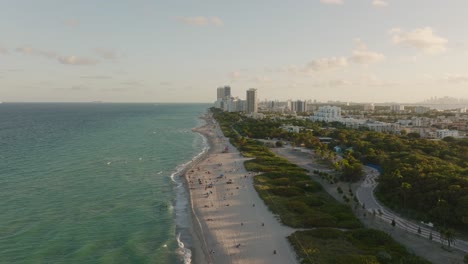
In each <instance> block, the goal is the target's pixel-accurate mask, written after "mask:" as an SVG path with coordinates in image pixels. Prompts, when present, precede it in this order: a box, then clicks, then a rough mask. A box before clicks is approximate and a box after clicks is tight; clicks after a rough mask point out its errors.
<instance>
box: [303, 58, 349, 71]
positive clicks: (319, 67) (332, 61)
mask: <svg viewBox="0 0 468 264" xmlns="http://www.w3.org/2000/svg"><path fill="white" fill-rule="evenodd" d="M347 65H348V59H346V58H345V57H331V58H321V59H316V60H312V61H311V62H309V63H308V64H307V69H309V70H311V71H317V72H318V71H326V70H335V69H338V68H341V67H346V66H347Z"/></svg>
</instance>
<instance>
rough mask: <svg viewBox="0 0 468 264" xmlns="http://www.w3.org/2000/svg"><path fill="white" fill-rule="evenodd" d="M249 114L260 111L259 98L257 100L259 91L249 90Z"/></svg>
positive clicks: (247, 111)
mask: <svg viewBox="0 0 468 264" xmlns="http://www.w3.org/2000/svg"><path fill="white" fill-rule="evenodd" d="M246 101H247V109H246V113H247V114H252V113H257V111H258V98H257V89H253V88H251V89H249V90H247V100H246Z"/></svg>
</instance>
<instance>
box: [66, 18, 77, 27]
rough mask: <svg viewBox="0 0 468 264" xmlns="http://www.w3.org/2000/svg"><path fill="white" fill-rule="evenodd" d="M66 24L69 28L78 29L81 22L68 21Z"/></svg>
mask: <svg viewBox="0 0 468 264" xmlns="http://www.w3.org/2000/svg"><path fill="white" fill-rule="evenodd" d="M64 23H65V25H67V26H69V27H77V26H79V25H80V21H79V20H78V19H67V20H65V21H64Z"/></svg>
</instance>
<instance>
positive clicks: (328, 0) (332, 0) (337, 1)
mask: <svg viewBox="0 0 468 264" xmlns="http://www.w3.org/2000/svg"><path fill="white" fill-rule="evenodd" d="M320 3H322V4H326V5H342V4H344V0H320Z"/></svg>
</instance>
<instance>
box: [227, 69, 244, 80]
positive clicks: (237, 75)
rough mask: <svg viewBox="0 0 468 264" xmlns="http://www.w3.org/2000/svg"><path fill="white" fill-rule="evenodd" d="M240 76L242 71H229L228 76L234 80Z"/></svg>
mask: <svg viewBox="0 0 468 264" xmlns="http://www.w3.org/2000/svg"><path fill="white" fill-rule="evenodd" d="M241 77H242V73H241V72H240V71H233V72H230V73H229V78H231V79H233V80H236V79H239V78H241Z"/></svg>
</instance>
